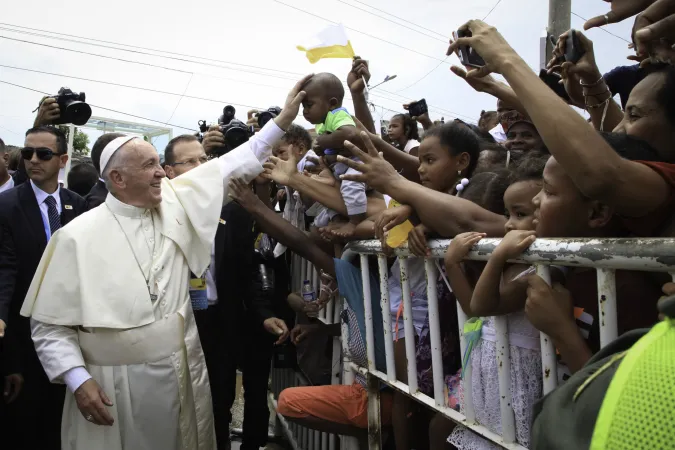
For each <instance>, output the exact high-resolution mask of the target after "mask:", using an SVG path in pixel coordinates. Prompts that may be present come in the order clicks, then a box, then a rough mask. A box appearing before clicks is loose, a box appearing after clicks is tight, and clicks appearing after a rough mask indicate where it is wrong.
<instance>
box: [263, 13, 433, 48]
mask: <svg viewBox="0 0 675 450" xmlns="http://www.w3.org/2000/svg"><path fill="white" fill-rule="evenodd" d="M274 1H275V2H276V3H279V4H281V5H284V6H286V7H288V8H291V9H295V10H296V11H300V12H302V13H305V14H307V15H310V16H313V17H316V18H318V19H321V20H325V21H326V22H330V23H333V24H335V25H339V22H335V21H334V20H331V19H328V18H326V17H323V16H320V15H318V14H314V13H313V12H309V11H307V10H305V9H302V8H298V7H297V6H293V5H289V4H288V3H284V2H282V1H281V0H274ZM343 26H344V27H345V28H346V29H348V30H351V31H354V32H356V33H359V34H362V35H364V36H368V37H370V38H373V39H376V40H378V41H381V42H386V43H387V44H389V45H393V46H395V47H398V48H401V49H403V50H407V51H409V52H412V53H415V54H417V55H420V56H424V57H425V58H429V59H434V60H436V61H442V60H441V59H439V58H436V57H435V56H431V55H427V54H426V53H422V52H418V51H417V50H415V49H412V48H408V47H405V46H403V45H400V44H397V43H395V42H391V41H389V40H387V39H383V38H381V37H378V36H374V35H372V34H370V33H366V32H365V31H361V30H357V29H356V28H352V27H348V26H346V25H343Z"/></svg>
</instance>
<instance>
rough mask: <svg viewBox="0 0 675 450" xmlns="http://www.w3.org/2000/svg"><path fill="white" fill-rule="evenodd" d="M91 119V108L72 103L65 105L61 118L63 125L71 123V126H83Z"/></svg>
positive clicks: (86, 105) (82, 103)
mask: <svg viewBox="0 0 675 450" xmlns="http://www.w3.org/2000/svg"><path fill="white" fill-rule="evenodd" d="M90 117H91V107H90V106H89V105H88V104H86V103H84V102H77V101H75V102H72V103H69V104H67V105H66V111H65V114H63V118H64V119H65V120H66V122H65V123H72V124H73V125H84V124H86V123H87V121H88V120H89V118H90Z"/></svg>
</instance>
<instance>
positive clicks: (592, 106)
mask: <svg viewBox="0 0 675 450" xmlns="http://www.w3.org/2000/svg"><path fill="white" fill-rule="evenodd" d="M606 103H609V99H607V100H604V101H602V102H600V103H598V104H597V105H589V104H588V103H586V108H590V109H595V108H601V107H603V106H605V104H606Z"/></svg>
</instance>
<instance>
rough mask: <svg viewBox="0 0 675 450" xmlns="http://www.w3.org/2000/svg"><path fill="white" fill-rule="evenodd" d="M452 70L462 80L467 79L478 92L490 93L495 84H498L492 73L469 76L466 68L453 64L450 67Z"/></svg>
mask: <svg viewBox="0 0 675 450" xmlns="http://www.w3.org/2000/svg"><path fill="white" fill-rule="evenodd" d="M450 70H451V71H452V73H454V74H455V75H457V76H458V77H460V78H461V79H462V80H464V81H466V82H467V83H468V84H469V86H471V87H472V88H474V90H475V91H476V92H485V93H488V94H489V93H490V92H491V90H492V88H493V87H494V85H495V84H497V80H495V79H494V78H493V77H492V76H491V75H486V76H484V77H482V78H476V77H467V76H466V70H465V69H463V68H462V67H459V66H452V67H450Z"/></svg>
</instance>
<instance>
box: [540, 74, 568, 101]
mask: <svg viewBox="0 0 675 450" xmlns="http://www.w3.org/2000/svg"><path fill="white" fill-rule="evenodd" d="M539 79H540V80H541V81H543V82H544V83H546V86H548V87H550V88H551V90H553V92H555V93H556V94H557V95H558V97H560V98H562V99H563V100H565V103H567V104H570V97H569V95H567V91H566V90H565V86H563V85H562V84H560V83H559V82H560V77H559V76H557V75H555V74H553V73H548V72H547V71H546V70H544V69H541V70H540V71H539Z"/></svg>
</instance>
